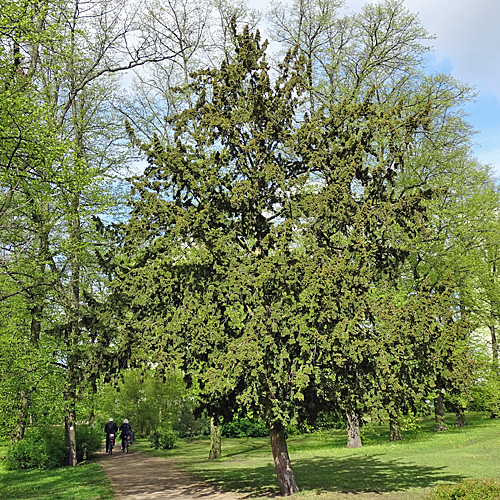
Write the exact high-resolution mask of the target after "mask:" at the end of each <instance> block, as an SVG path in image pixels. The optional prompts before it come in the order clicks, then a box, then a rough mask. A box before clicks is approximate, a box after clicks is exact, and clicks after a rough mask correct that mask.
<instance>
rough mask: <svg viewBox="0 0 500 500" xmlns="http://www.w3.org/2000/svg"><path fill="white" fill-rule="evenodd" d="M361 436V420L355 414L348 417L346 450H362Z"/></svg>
mask: <svg viewBox="0 0 500 500" xmlns="http://www.w3.org/2000/svg"><path fill="white" fill-rule="evenodd" d="M361 446H362V444H361V434H360V433H359V420H358V417H357V415H355V414H354V413H351V414H348V415H347V446H346V448H361Z"/></svg>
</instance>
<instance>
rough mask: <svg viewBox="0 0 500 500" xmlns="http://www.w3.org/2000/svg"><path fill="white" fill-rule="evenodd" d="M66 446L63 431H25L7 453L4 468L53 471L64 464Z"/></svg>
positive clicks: (34, 429)
mask: <svg viewBox="0 0 500 500" xmlns="http://www.w3.org/2000/svg"><path fill="white" fill-rule="evenodd" d="M65 456H66V444H65V440H64V429H63V428H60V427H58V428H54V427H45V428H43V427H42V428H37V427H32V428H28V429H26V434H25V436H24V439H22V440H21V441H19V442H18V443H16V444H15V445H13V446H12V448H11V449H10V450H9V452H8V453H7V459H6V467H7V469H9V470H18V469H32V468H36V469H55V468H56V467H60V466H61V465H63V464H64V458H65Z"/></svg>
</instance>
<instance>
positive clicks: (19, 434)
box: [11, 389, 30, 443]
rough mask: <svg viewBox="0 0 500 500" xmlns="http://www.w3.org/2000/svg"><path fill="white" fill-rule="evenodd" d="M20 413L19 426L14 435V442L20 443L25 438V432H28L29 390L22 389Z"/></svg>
mask: <svg viewBox="0 0 500 500" xmlns="http://www.w3.org/2000/svg"><path fill="white" fill-rule="evenodd" d="M19 405H20V407H19V412H18V416H17V425H16V428H15V429H14V432H13V433H12V435H11V436H12V442H13V443H18V442H19V441H21V439H23V438H24V432H25V431H26V424H27V421H28V408H29V406H30V397H29V393H28V391H27V390H25V389H22V390H21V393H20V394H19Z"/></svg>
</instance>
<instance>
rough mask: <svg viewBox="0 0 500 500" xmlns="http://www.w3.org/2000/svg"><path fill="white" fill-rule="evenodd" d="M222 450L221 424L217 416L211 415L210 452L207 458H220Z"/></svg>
mask: <svg viewBox="0 0 500 500" xmlns="http://www.w3.org/2000/svg"><path fill="white" fill-rule="evenodd" d="M221 450H222V444H221V426H220V424H219V419H218V417H212V418H211V420H210V453H209V454H208V458H209V460H213V459H214V458H220V457H221V454H222V452H221Z"/></svg>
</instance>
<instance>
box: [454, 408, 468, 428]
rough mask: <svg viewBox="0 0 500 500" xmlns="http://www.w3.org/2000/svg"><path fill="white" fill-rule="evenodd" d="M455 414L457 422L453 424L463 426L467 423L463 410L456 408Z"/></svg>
mask: <svg viewBox="0 0 500 500" xmlns="http://www.w3.org/2000/svg"><path fill="white" fill-rule="evenodd" d="M456 416H457V422H456V424H455V425H456V426H457V427H465V426H466V425H467V420H465V415H464V413H463V411H461V410H457V412H456Z"/></svg>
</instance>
